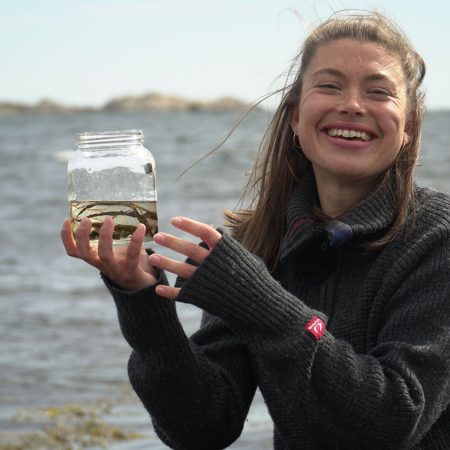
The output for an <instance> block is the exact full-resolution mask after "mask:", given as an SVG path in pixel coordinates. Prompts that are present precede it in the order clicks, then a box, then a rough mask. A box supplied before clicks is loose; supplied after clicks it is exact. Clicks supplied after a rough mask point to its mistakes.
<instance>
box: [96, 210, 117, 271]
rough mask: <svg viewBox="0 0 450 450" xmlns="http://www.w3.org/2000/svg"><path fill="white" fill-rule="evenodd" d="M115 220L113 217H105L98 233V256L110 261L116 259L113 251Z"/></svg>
mask: <svg viewBox="0 0 450 450" xmlns="http://www.w3.org/2000/svg"><path fill="white" fill-rule="evenodd" d="M113 232H114V220H113V219H112V217H105V220H104V221H103V223H102V226H101V227H100V231H99V233H98V245H97V252H98V257H99V258H100V259H101V260H102V261H104V262H106V263H108V262H111V261H113V260H114V259H115V256H114V251H113Z"/></svg>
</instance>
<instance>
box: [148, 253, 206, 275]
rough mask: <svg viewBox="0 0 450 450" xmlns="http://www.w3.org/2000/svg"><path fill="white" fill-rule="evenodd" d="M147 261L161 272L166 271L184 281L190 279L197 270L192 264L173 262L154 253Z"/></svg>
mask: <svg viewBox="0 0 450 450" xmlns="http://www.w3.org/2000/svg"><path fill="white" fill-rule="evenodd" d="M148 260H149V261H150V264H152V265H153V266H155V267H158V268H159V269H162V270H167V271H169V272H172V273H174V274H175V275H178V276H180V277H182V278H186V279H187V278H191V277H192V275H193V274H194V272H195V271H196V270H197V268H196V267H195V266H193V265H192V264H187V263H184V262H180V261H175V260H174V259H170V258H167V257H165V256H161V255H158V254H156V253H153V254H152V255H150V256H149V258H148Z"/></svg>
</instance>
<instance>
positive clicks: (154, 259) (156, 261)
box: [149, 253, 161, 265]
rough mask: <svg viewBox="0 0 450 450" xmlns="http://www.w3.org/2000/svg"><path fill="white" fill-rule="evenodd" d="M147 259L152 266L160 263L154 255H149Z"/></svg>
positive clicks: (158, 258)
mask: <svg viewBox="0 0 450 450" xmlns="http://www.w3.org/2000/svg"><path fill="white" fill-rule="evenodd" d="M149 259H150V262H151V263H152V264H155V265H158V264H160V263H161V258H160V257H159V256H158V255H156V254H155V253H153V255H150V257H149Z"/></svg>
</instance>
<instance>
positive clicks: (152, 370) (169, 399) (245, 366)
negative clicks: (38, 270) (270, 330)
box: [103, 276, 256, 450]
mask: <svg viewBox="0 0 450 450" xmlns="http://www.w3.org/2000/svg"><path fill="white" fill-rule="evenodd" d="M103 279H104V281H105V283H106V286H107V287H108V289H109V291H110V292H111V294H112V295H113V298H114V301H115V303H116V306H117V311H118V316H119V323H120V326H121V330H122V333H123V335H124V337H125V339H126V340H127V341H128V343H129V344H130V346H131V347H132V349H133V351H132V354H131V357H130V360H129V364H128V372H129V378H130V382H131V384H132V386H133V388H134V390H135V391H136V393H137V394H138V396H139V398H140V399H141V401H142V402H143V404H144V406H145V408H146V409H147V410H148V412H149V413H150V415H151V418H152V421H153V423H154V428H155V431H156V432H157V433H158V435H159V437H160V438H161V439H162V441H164V442H165V443H166V444H167V445H168V446H169V447H171V448H174V449H186V450H189V449H192V450H201V449H205V450H206V449H207V450H210V449H211V450H214V449H221V448H225V447H227V446H228V445H230V444H231V443H232V442H233V441H234V440H236V439H237V437H238V436H239V435H240V433H241V432H242V428H243V424H244V421H245V418H246V416H247V413H248V409H249V406H250V404H251V401H252V398H253V395H254V393H255V389H256V382H255V381H254V380H253V375H252V371H251V369H250V367H249V359H248V354H247V349H246V348H245V347H244V346H243V344H242V342H241V341H240V340H239V339H238V338H237V337H236V336H235V335H234V334H233V333H231V331H230V329H229V328H228V327H227V326H226V325H225V324H224V323H223V321H221V320H220V319H218V318H215V317H211V316H209V315H207V314H205V315H204V318H203V321H202V322H203V323H202V327H201V328H200V330H199V331H198V332H197V333H196V334H195V335H194V336H192V338H191V339H188V337H187V336H186V335H185V332H184V330H183V327H182V325H181V323H180V321H179V319H178V316H177V314H176V310H175V303H174V302H173V301H170V300H167V299H164V298H160V297H158V296H157V295H156V294H155V291H154V287H149V288H147V289H144V290H142V291H124V290H122V289H120V288H119V287H118V286H116V285H115V284H114V283H112V282H111V281H110V280H108V279H107V278H106V277H103ZM159 283H167V281H166V279H165V277H164V276H162V277H161V278H160V280H159Z"/></svg>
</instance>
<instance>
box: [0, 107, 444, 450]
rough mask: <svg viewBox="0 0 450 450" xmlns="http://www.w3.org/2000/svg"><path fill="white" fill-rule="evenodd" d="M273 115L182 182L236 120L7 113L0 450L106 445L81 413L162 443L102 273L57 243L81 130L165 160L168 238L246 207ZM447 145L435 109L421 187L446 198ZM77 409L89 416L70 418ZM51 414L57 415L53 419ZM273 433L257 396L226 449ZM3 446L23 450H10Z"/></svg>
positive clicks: (143, 440)
mask: <svg viewBox="0 0 450 450" xmlns="http://www.w3.org/2000/svg"><path fill="white" fill-rule="evenodd" d="M268 117H269V116H268V114H267V113H265V112H257V113H254V114H252V115H251V116H250V117H249V118H247V119H246V120H245V121H244V122H243V123H242V124H241V126H240V127H239V128H238V130H237V131H236V132H235V133H234V134H233V135H232V136H231V137H230V139H228V140H227V142H226V143H225V144H224V145H223V146H222V147H221V148H220V149H219V150H218V151H217V152H215V153H214V154H213V155H212V156H210V157H208V158H207V159H206V160H204V161H203V162H201V163H199V164H198V165H196V166H195V167H194V168H192V169H191V170H190V171H188V172H187V173H186V174H185V175H184V176H183V177H182V178H181V179H180V180H178V181H175V180H176V178H177V176H178V175H179V174H180V173H181V172H182V171H183V170H184V169H185V168H187V167H188V166H189V164H191V163H192V162H194V161H196V160H198V159H199V158H200V157H201V156H202V155H204V154H205V153H206V152H207V151H208V150H209V149H210V148H212V147H213V146H214V145H215V144H217V143H218V142H219V141H220V140H221V139H222V138H223V137H224V136H225V135H226V134H227V132H228V131H229V130H230V129H231V127H232V126H233V125H234V124H235V123H236V121H237V120H238V118H239V115H237V114H235V113H215V114H211V113H202V112H171V113H169V112H159V113H145V114H143V113H141V114H136V113H127V114H125V113H77V114H67V115H41V116H34V115H17V116H14V117H2V118H0V158H1V164H0V198H1V202H0V204H1V216H2V219H1V220H0V240H1V244H2V245H1V247H2V250H1V252H0V450H1V449H6V448H8V449H13V448H24V449H25V448H41V449H43V448H58V449H70V448H73V449H75V448H90V449H94V448H99V447H98V446H99V445H100V443H102V441H101V440H98V441H96V440H95V439H93V440H92V443H91V444H92V445H90V444H82V443H81V441H82V439H81V438H79V440H77V439H78V438H76V437H73V436H72V435H71V434H70V433H72V432H73V433H74V436H75V434H76V433H77V432H78V435H81V434H83V433H84V434H86V433H87V434H89V433H88V432H87V431H86V430H87V429H88V426H87V425H86V424H87V421H85V422H83V424H84V425H83V424H82V426H85V425H86V426H85V429H84V430H82V426H80V429H78V431H76V430H75V431H74V430H73V429H71V428H70V424H71V420H72V421H74V422H76V421H78V422H79V421H80V417H85V418H86V417H88V418H89V420H91V421H92V420H94V419H95V420H97V419H98V420H97V424H98V423H100V421H101V423H105V424H107V425H108V426H111V427H116V428H117V429H120V430H127V431H130V432H131V431H133V432H136V433H139V434H140V435H141V437H140V438H139V439H135V440H130V441H126V442H122V443H121V442H119V441H118V439H115V440H114V439H111V440H109V441H108V440H105V441H103V444H104V446H106V448H111V449H115V450H124V449H144V448H145V449H164V448H166V447H165V446H164V445H163V444H162V443H161V442H160V441H159V440H158V439H157V437H156V436H155V434H154V432H153V430H152V427H151V423H150V420H149V418H148V415H147V413H146V411H145V410H144V408H143V407H142V406H141V404H140V402H139V400H138V399H137V397H136V396H135V395H134V393H133V392H132V391H131V389H130V387H129V384H128V378H127V371H126V366H127V360H128V356H129V353H130V349H129V347H128V345H127V344H126V342H125V341H124V339H123V338H122V336H121V333H120V330H119V326H118V323H117V317H116V311H115V308H114V305H113V302H112V300H111V298H110V296H109V294H108V293H107V292H106V289H105V288H104V286H103V284H102V282H101V281H100V278H99V275H98V273H97V271H96V270H95V269H93V268H91V267H89V266H88V265H87V264H85V263H83V262H81V261H79V260H76V259H73V258H69V257H68V256H67V255H66V254H65V251H64V249H63V246H62V244H61V243H60V239H59V232H60V227H61V224H62V221H63V219H64V218H65V217H67V215H68V204H67V179H66V163H67V158H68V156H69V155H70V154H71V152H72V151H73V149H74V147H75V133H76V132H79V131H105V130H114V129H130V128H142V129H143V131H144V136H145V141H146V142H145V145H146V146H147V147H148V148H150V149H151V151H152V153H153V155H154V157H155V159H156V164H157V166H156V172H157V184H158V214H159V219H160V229H161V230H164V231H168V232H171V227H170V225H169V219H170V218H171V217H173V216H175V215H184V216H188V217H192V218H195V219H197V220H200V221H204V222H207V223H210V224H215V225H220V224H221V222H222V210H223V209H224V208H233V207H234V206H235V205H236V204H237V202H238V200H239V196H240V192H241V188H242V187H243V185H244V184H245V180H246V178H245V174H246V171H247V170H248V169H249V168H250V166H251V162H252V160H253V158H254V156H255V153H256V150H257V147H258V144H259V142H260V140H261V138H262V135H263V133H264V130H265V127H266V125H267V122H268ZM449 141H450V111H440V112H429V113H428V115H427V118H426V121H425V128H424V135H423V143H422V159H421V166H420V167H418V170H417V179H418V181H419V183H421V184H425V185H428V186H432V187H435V188H437V189H440V190H443V191H446V192H450V152H449V151H448V143H449ZM178 311H179V315H180V317H181V320H182V323H183V326H184V327H185V330H186V332H187V333H188V334H191V333H192V332H193V331H194V330H195V329H196V328H197V327H198V324H199V320H200V311H199V310H197V309H196V308H195V307H192V306H189V305H179V307H178ZM180 376H181V374H180ZM74 405H78V406H77V407H79V408H80V410H76V411H82V412H78V414H77V413H76V411H75V414H72V415H70V414H68V415H65V414H64V411H66V410H67V409H70V408H72V410H73V409H74V408H75V406H74ZM105 405H106V406H105ZM49 408H53V409H51V410H49ZM57 408H59V409H57ZM49 411H54V412H55V411H58V412H55V413H54V414H53V416H52V414H50V413H49ZM94 416H95V417H94ZM55 417H56V419H55ZM93 417H94V419H93ZM52 427H53V428H52ZM64 427H65V428H64ZM52 429H63V432H62V434H63V435H65V436H66V437H67V436H69V435H70V436H72V437H70V436H69V437H70V439H69V437H67V442H66V443H62V442H63V441H61V443H60V444H58V445H56V444H51V445H50V444H45V442H50V441H48V440H47V441H45V439H44V437H43V436H44V435H45V436H47V437H48V435H49V434H51V433H50V431H48V430H52ZM45 430H47V431H45ZM64 430H65V431H64ZM80 430H81V431H80ZM271 435H272V424H271V421H270V418H269V416H268V414H267V411H266V408H265V405H264V402H263V401H262V399H261V397H260V395H257V397H256V398H255V401H254V404H253V406H252V408H251V411H250V414H249V417H248V420H247V422H246V425H245V428H244V431H243V434H242V436H241V437H240V439H239V440H238V441H236V443H234V444H233V445H232V446H231V447H230V448H233V449H255V450H256V449H258V450H261V449H266V448H267V449H269V448H271V447H272V443H271ZM116 437H117V433H116ZM41 438H42V439H43V441H42V442H44V443H42V444H40V446H39V447H37V446H36V447H33V446H32V444H26V445H25V444H23V443H24V442H25V441H26V439H29V442H34V444H33V445H37V444H36V442H38V440H39V439H41ZM7 442H14V443H15V444H14V445H15V447H7ZM20 442H22V444H23V445H22V444H20ZM85 442H87V441H86V439H85ZM20 445H22V446H20ZM27 445H28V447H27ZM46 445H47V446H46Z"/></svg>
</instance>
